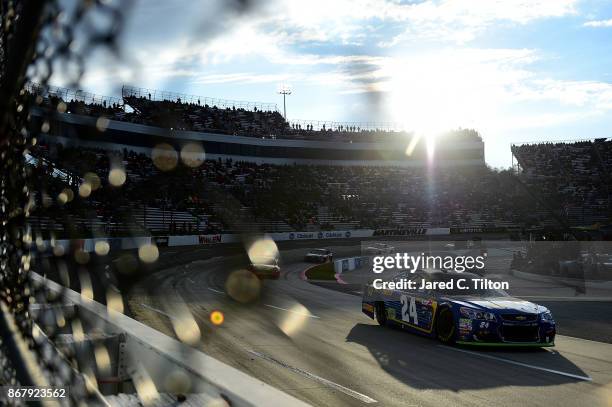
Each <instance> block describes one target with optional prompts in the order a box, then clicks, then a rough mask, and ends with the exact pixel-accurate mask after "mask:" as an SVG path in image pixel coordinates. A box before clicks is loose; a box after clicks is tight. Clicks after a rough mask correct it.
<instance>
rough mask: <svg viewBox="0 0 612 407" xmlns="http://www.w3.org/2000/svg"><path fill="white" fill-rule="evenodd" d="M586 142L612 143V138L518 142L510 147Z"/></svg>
mask: <svg viewBox="0 0 612 407" xmlns="http://www.w3.org/2000/svg"><path fill="white" fill-rule="evenodd" d="M584 141H590V142H600V141H612V138H611V137H588V138H574V139H560V140H546V141H542V140H540V141H517V142H513V143H510V147H520V146H535V145H538V144H544V145H551V146H553V145H555V144H574V143H580V142H584Z"/></svg>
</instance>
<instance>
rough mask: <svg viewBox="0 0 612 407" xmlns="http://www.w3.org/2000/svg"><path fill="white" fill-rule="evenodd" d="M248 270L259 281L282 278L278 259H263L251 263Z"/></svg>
mask: <svg viewBox="0 0 612 407" xmlns="http://www.w3.org/2000/svg"><path fill="white" fill-rule="evenodd" d="M247 269H248V270H249V271H250V272H251V273H253V274H255V275H256V276H257V278H259V279H264V278H271V279H275V280H276V279H278V278H279V277H280V267H279V266H278V259H277V258H275V257H263V258H259V259H257V260H256V261H251V263H250V264H249V266H248V267H247Z"/></svg>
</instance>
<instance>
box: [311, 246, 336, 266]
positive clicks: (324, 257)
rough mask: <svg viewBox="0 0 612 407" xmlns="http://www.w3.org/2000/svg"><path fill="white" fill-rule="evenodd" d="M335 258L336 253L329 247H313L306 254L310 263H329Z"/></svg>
mask: <svg viewBox="0 0 612 407" xmlns="http://www.w3.org/2000/svg"><path fill="white" fill-rule="evenodd" d="M333 259H334V253H332V251H331V250H329V249H312V250H311V251H309V252H308V253H306V255H305V256H304V261H305V262H308V263H327V262H328V261H332V260H333Z"/></svg>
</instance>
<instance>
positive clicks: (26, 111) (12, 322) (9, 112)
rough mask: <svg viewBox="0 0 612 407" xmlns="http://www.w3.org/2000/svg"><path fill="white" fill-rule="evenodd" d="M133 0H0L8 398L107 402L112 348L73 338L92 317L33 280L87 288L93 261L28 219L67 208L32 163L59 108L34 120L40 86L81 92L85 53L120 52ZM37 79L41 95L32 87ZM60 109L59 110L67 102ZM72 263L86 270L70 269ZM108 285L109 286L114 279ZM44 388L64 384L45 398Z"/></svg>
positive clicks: (1, 346)
mask: <svg viewBox="0 0 612 407" xmlns="http://www.w3.org/2000/svg"><path fill="white" fill-rule="evenodd" d="M126 6H127V4H126V3H125V2H121V3H117V2H113V1H76V2H60V1H45V2H43V1H27V0H26V1H18V0H13V1H8V0H3V1H1V2H0V8H1V10H0V14H1V16H2V20H1V30H0V31H1V34H0V104H1V106H0V157H1V158H0V166H1V170H2V172H1V175H0V177H1V178H0V205H1V206H0V214H1V225H0V287H1V288H0V333H1V339H0V386H2V388H3V391H2V394H0V404H1V405H11V404H14V405H20V404H24V403H26V402H28V403H37V404H43V405H44V404H48V403H50V401H49V400H52V399H53V400H55V402H54V403H57V401H59V402H60V403H61V404H65V405H73V404H76V405H92V404H93V405H97V404H102V405H103V404H106V401H105V400H104V396H102V394H101V392H100V389H99V383H98V382H97V380H96V375H98V377H99V376H100V375H99V373H100V372H103V371H105V370H108V368H109V360H108V359H107V358H104V357H102V358H101V357H96V356H95V355H96V354H104V353H105V349H104V347H105V343H104V342H103V341H102V342H98V343H97V344H96V345H95V346H94V345H92V346H79V344H78V341H77V340H75V339H79V337H82V336H83V325H84V323H83V322H82V321H81V320H80V317H79V314H78V312H75V310H74V308H73V307H72V306H71V304H67V303H65V302H64V300H63V296H62V295H61V294H58V293H57V292H50V291H48V289H47V286H46V285H45V284H43V283H41V281H43V280H40V279H39V280H38V282H36V283H35V282H34V280H33V279H32V276H34V274H33V273H36V274H37V275H40V276H45V277H53V278H56V279H58V280H59V281H62V282H63V283H65V286H68V287H70V286H71V285H72V286H74V285H75V282H72V283H71V282H70V281H69V280H70V279H71V278H74V277H75V276H76V277H77V278H78V279H80V281H78V282H77V283H76V285H77V286H79V287H80V291H81V293H82V294H83V295H86V290H87V281H91V278H90V277H89V273H90V268H92V267H95V266H93V265H91V264H89V263H88V262H87V261H83V259H81V260H80V263H81V264H78V262H77V263H75V261H76V260H75V257H74V255H75V254H76V253H77V251H78V250H77V251H72V250H71V251H68V252H64V251H63V250H57V249H56V247H54V239H53V230H52V229H47V230H45V231H42V230H37V229H35V228H33V227H32V226H31V225H29V222H28V218H29V217H30V215H31V214H32V212H33V211H35V209H36V208H37V207H38V206H42V205H45V206H56V207H57V213H58V214H61V213H62V202H61V199H60V200H57V199H50V195H49V192H50V185H49V183H48V182H46V181H45V177H42V176H41V174H42V173H43V171H44V170H43V168H44V166H43V165H42V162H40V161H32V160H31V156H30V155H29V151H30V149H32V148H33V147H34V146H35V145H36V144H37V139H36V137H35V135H36V134H37V133H38V132H43V133H45V132H48V131H49V127H50V124H49V123H50V122H49V116H50V115H52V114H53V111H51V110H45V112H46V113H44V114H43V115H42V117H39V118H38V119H36V120H34V119H33V116H32V115H31V112H32V110H33V109H36V107H37V106H39V105H41V104H42V103H43V99H44V98H43V97H42V96H41V93H44V94H47V95H53V94H54V93H56V92H57V90H58V88H55V87H51V86H49V82H50V81H51V80H52V78H55V79H57V77H58V75H59V76H61V80H63V81H64V82H66V83H68V84H70V86H71V87H73V88H76V89H78V85H79V82H80V79H81V77H82V75H83V73H84V70H85V61H86V58H87V55H88V54H89V53H90V52H93V51H94V50H95V49H97V48H105V49H107V50H109V51H111V53H113V54H114V55H118V53H117V52H118V45H117V36H118V34H119V32H120V31H121V28H122V26H123V17H124V11H125V10H126ZM34 82H35V83H36V84H37V85H36V88H37V92H32V86H33V85H32V83H34ZM58 96H61V97H64V96H67V97H70V96H69V95H58ZM73 96H74V97H77V98H81V99H82V98H83V97H85V96H86V95H73ZM53 107H54V109H56V110H57V111H60V112H61V109H62V105H61V104H58V105H56V106H53ZM39 126H40V127H39ZM67 188H68V189H70V188H69V187H67ZM64 215H65V216H68V217H69V216H70V214H69V213H65V214H63V216H64ZM43 233H47V236H44V235H43ZM54 249H55V250H54ZM79 253H82V252H79ZM77 258H78V254H77ZM77 260H78V259H77ZM72 264H78V266H79V267H78V268H74V267H70V269H71V271H70V272H68V269H69V267H68V266H69V265H70V266H72ZM74 270H76V272H75V271H74ZM105 286H106V287H107V288H109V289H110V287H111V286H112V282H110V281H107V282H105ZM66 338H71V340H66ZM92 343H93V342H92ZM24 386H35V387H36V388H37V389H38V390H37V392H38V394H33V392H32V391H30V392H29V393H27V391H26V393H24V394H17V393H15V391H19V390H17V389H20V388H22V389H23V388H24ZM44 388H47V389H55V390H57V391H56V392H55V393H53V392H52V393H51V394H50V396H51V397H42V396H44V394H42V395H41V394H40V393H41V391H42V390H41V389H44ZM9 389H10V392H11V393H10V394H9ZM61 389H64V390H63V391H62V390H61ZM26 390H27V388H26ZM24 391H25V390H24ZM60 391H61V392H62V395H63V397H62V395H60V394H59V392H60ZM10 396H13V397H10ZM27 396H29V397H30V398H29V399H28V398H27ZM47 396H49V395H47ZM26 400H29V401H26ZM54 405H56V404H54Z"/></svg>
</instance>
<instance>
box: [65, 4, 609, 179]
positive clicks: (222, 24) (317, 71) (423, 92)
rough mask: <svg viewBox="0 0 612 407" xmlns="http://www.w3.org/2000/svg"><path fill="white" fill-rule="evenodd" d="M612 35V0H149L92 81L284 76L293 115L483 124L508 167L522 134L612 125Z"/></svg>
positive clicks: (553, 134)
mask: <svg viewBox="0 0 612 407" xmlns="http://www.w3.org/2000/svg"><path fill="white" fill-rule="evenodd" d="M611 40H612V1H603V0H422V1H417V0H413V1H399V0H308V1H296V0H265V1H264V0H211V1H202V2H199V1H195V0H190V1H184V0H175V1H171V2H170V1H159V0H140V1H137V2H136V3H135V5H134V6H133V7H132V9H131V13H130V15H129V18H128V22H127V26H126V30H125V31H124V32H123V36H122V45H123V47H122V58H121V59H120V60H117V59H115V58H111V57H110V56H108V55H106V54H103V53H101V54H99V55H98V54H94V55H93V56H92V57H91V59H90V62H89V67H88V69H87V73H86V75H85V77H84V78H83V80H82V88H83V89H84V90H87V91H91V92H95V93H99V94H102V95H111V96H112V95H119V94H120V88H121V85H122V84H127V85H132V86H138V87H145V88H151V89H161V90H166V91H174V92H182V93H188V94H193V95H201V96H207V97H215V98H223V99H235V100H247V101H261V102H272V103H276V104H277V105H278V106H279V108H280V109H281V110H282V96H281V95H279V94H278V89H279V87H280V86H282V85H285V86H288V87H290V89H291V90H292V94H291V95H289V96H288V97H287V116H288V119H289V120H298V119H303V120H330V121H351V122H394V123H400V124H401V125H402V126H403V127H404V128H406V129H408V130H412V131H415V132H417V133H420V134H422V135H424V136H426V137H430V135H433V134H436V133H437V132H440V131H445V130H451V129H457V128H474V129H476V130H477V131H479V132H480V133H481V135H482V136H483V139H484V142H485V159H486V161H487V164H489V165H490V166H492V167H496V168H502V167H509V166H510V165H511V153H510V145H511V143H520V142H535V141H553V140H575V139H584V138H597V137H612V131H611V130H612V114H611V113H612V41H611ZM55 81H56V84H57V85H62V83H61V82H62V80H61V78H56V79H55Z"/></svg>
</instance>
